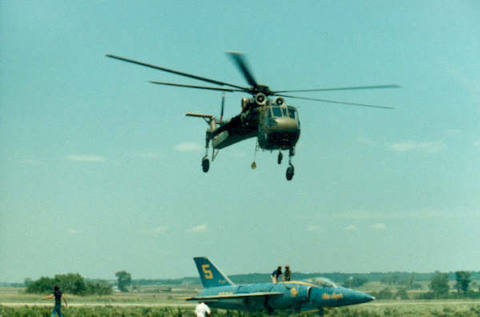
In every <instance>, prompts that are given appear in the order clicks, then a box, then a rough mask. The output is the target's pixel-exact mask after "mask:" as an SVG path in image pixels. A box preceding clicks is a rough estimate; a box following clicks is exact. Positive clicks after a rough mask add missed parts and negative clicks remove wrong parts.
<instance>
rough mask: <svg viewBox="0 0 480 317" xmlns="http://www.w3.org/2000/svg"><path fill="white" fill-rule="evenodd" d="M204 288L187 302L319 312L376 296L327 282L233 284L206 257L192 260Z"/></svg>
mask: <svg viewBox="0 0 480 317" xmlns="http://www.w3.org/2000/svg"><path fill="white" fill-rule="evenodd" d="M193 259H194V261H195V264H196V265H197V269H198V273H199V274H200V279H201V281H202V284H203V287H204V289H203V290H202V291H201V292H200V293H199V294H198V295H197V296H194V297H190V298H188V299H187V300H190V301H199V302H205V303H206V304H208V305H209V306H211V307H214V308H222V309H233V310H242V311H249V312H254V311H262V312H266V313H273V312H274V311H277V310H293V311H295V312H318V313H320V314H322V312H323V309H324V308H329V307H339V306H346V305H355V304H361V303H367V302H370V301H372V300H374V299H375V297H373V296H371V295H369V294H367V293H363V292H359V291H355V290H352V289H348V288H345V287H340V286H337V285H335V283H333V282H332V281H330V280H328V279H323V278H322V279H313V280H308V281H288V282H279V283H277V284H273V283H257V284H243V285H235V284H234V283H233V282H232V281H231V280H230V279H229V278H228V277H227V276H226V275H225V274H223V273H222V272H221V271H220V270H219V269H218V268H217V267H216V266H215V265H214V264H213V263H212V261H210V259H209V258H208V257H195V258H193Z"/></svg>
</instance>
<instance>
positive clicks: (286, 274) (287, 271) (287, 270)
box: [283, 264, 292, 282]
mask: <svg viewBox="0 0 480 317" xmlns="http://www.w3.org/2000/svg"><path fill="white" fill-rule="evenodd" d="M291 277H292V271H290V265H288V264H287V265H285V272H284V273H283V280H284V281H285V282H288V281H290V279H291Z"/></svg>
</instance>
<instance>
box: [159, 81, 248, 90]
mask: <svg viewBox="0 0 480 317" xmlns="http://www.w3.org/2000/svg"><path fill="white" fill-rule="evenodd" d="M150 82H151V83H152V84H156V85H164V86H174V87H182V88H194V89H206V90H217V91H224V92H235V91H241V92H243V90H241V89H232V88H222V87H207V86H197V85H184V84H175V83H166V82H162V81H150Z"/></svg>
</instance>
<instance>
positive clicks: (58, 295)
mask: <svg viewBox="0 0 480 317" xmlns="http://www.w3.org/2000/svg"><path fill="white" fill-rule="evenodd" d="M54 297H55V306H54V307H53V311H52V317H55V314H58V316H60V317H63V315H62V298H63V301H64V302H65V308H68V303H67V298H66V297H65V295H63V293H62V291H61V290H60V286H58V284H56V285H55V287H54V288H53V294H52V295H49V296H46V297H44V298H42V299H44V300H45V299H52V298H54Z"/></svg>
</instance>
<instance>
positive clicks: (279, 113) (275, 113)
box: [271, 107, 283, 118]
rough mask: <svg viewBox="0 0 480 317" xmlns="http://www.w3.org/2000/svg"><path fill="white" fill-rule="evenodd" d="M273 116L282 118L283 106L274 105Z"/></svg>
mask: <svg viewBox="0 0 480 317" xmlns="http://www.w3.org/2000/svg"><path fill="white" fill-rule="evenodd" d="M271 116H272V117H273V118H281V117H283V111H282V108H280V107H272V112H271Z"/></svg>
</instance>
